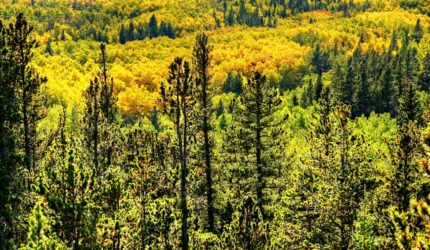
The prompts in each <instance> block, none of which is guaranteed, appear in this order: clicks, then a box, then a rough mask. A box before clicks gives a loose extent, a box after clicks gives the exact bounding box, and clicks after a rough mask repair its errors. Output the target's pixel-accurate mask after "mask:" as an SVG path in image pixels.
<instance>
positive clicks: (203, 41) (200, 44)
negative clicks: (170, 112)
mask: <svg viewBox="0 0 430 250" xmlns="http://www.w3.org/2000/svg"><path fill="white" fill-rule="evenodd" d="M208 40H209V38H208V36H207V35H206V34H204V33H202V34H198V35H197V36H196V42H195V45H194V49H193V65H194V68H195V69H194V71H195V81H196V87H197V89H196V93H197V96H198V102H199V109H200V110H201V111H200V112H199V113H200V116H201V121H202V124H201V125H200V126H201V131H202V133H203V138H204V158H205V166H206V196H207V197H206V201H207V209H208V218H207V219H208V231H209V232H211V233H214V232H215V215H214V214H215V210H214V200H213V193H214V191H213V187H212V166H211V162H212V138H211V136H210V132H211V130H212V128H211V125H210V119H211V114H212V112H211V110H212V102H211V98H212V96H211V92H210V87H211V86H210V84H211V83H210V80H211V73H210V72H209V70H210V68H211V60H212V55H211V52H212V47H211V46H209V44H208Z"/></svg>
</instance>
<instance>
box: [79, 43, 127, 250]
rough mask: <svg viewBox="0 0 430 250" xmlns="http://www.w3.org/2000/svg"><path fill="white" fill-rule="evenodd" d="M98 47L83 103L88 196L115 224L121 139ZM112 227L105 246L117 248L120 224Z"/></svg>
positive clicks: (110, 81) (111, 90) (109, 81)
mask: <svg viewBox="0 0 430 250" xmlns="http://www.w3.org/2000/svg"><path fill="white" fill-rule="evenodd" d="M100 51H101V60H100V67H101V70H100V73H99V74H98V75H97V76H96V77H95V78H94V80H92V81H91V82H90V86H89V88H88V89H87V90H86V92H85V93H84V97H85V101H86V104H87V105H86V110H85V114H84V121H83V124H82V126H83V131H84V132H85V134H86V135H87V136H86V137H85V141H84V147H85V152H86V155H87V156H86V157H87V158H88V159H87V160H88V163H89V165H90V166H91V171H92V176H91V180H90V189H91V190H92V192H91V196H92V199H94V202H95V203H96V204H97V205H98V207H99V208H100V209H101V208H103V210H105V211H98V212H104V213H105V214H106V216H109V218H110V219H112V220H114V221H115V222H114V223H115V224H116V223H119V221H118V218H117V216H116V214H117V212H118V210H119V200H120V194H121V181H120V179H119V176H118V174H117V173H115V171H117V170H118V168H117V166H118V165H119V164H120V162H119V157H118V152H120V148H121V142H122V141H123V140H122V138H121V137H122V135H121V133H120V131H119V125H118V123H117V120H116V119H117V115H118V108H117V106H116V101H117V98H116V96H115V94H114V85H113V79H111V78H109V75H108V71H107V59H106V47H105V45H104V44H101V46H100ZM108 184H109V185H108ZM106 204H107V205H106ZM98 216H99V214H98V213H96V215H95V218H94V220H95V223H97V221H98ZM112 230H113V231H114V232H113V234H114V235H115V240H114V241H113V242H112V246H109V247H113V248H115V249H117V248H119V245H120V241H121V239H120V237H119V236H120V227H118V228H117V227H116V226H115V228H113V229H112Z"/></svg>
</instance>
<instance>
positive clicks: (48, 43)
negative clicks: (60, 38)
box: [45, 39, 54, 56]
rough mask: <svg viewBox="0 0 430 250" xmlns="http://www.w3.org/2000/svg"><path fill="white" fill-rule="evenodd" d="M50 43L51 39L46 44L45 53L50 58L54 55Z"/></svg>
mask: <svg viewBox="0 0 430 250" xmlns="http://www.w3.org/2000/svg"><path fill="white" fill-rule="evenodd" d="M51 43H52V41H51V39H49V40H48V42H47V43H46V49H45V52H46V53H47V54H49V55H50V56H53V55H54V51H53V50H52V47H51Z"/></svg>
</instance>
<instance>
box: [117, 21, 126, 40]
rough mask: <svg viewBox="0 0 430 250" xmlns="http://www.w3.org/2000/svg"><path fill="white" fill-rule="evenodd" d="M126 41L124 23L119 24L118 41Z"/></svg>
mask: <svg viewBox="0 0 430 250" xmlns="http://www.w3.org/2000/svg"><path fill="white" fill-rule="evenodd" d="M126 42H127V32H126V31H125V28H124V24H121V29H120V31H119V43H120V44H125V43H126Z"/></svg>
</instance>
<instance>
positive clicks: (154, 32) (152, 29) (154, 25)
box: [147, 15, 159, 38]
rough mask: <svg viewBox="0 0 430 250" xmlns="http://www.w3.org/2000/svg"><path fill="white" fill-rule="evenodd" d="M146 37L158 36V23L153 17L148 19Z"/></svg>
mask: <svg viewBox="0 0 430 250" xmlns="http://www.w3.org/2000/svg"><path fill="white" fill-rule="evenodd" d="M147 30H148V36H149V37H150V38H154V37H157V36H159V34H158V21H157V18H156V17H155V15H152V16H151V19H149V23H148V29H147Z"/></svg>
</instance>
